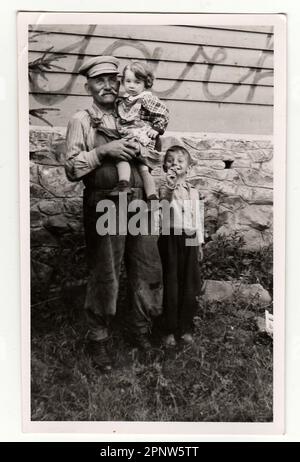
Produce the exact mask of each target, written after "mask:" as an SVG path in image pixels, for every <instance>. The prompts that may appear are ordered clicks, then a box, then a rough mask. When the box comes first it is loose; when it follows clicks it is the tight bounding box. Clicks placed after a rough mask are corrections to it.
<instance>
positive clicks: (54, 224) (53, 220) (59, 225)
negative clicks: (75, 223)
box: [45, 215, 70, 234]
mask: <svg viewBox="0 0 300 462" xmlns="http://www.w3.org/2000/svg"><path fill="white" fill-rule="evenodd" d="M45 228H46V229H48V230H49V231H51V233H53V234H63V233H67V232H69V231H70V228H69V219H68V218H67V217H66V216H65V215H52V216H49V217H48V219H47V221H46V223H45Z"/></svg>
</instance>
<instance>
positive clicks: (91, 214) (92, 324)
mask: <svg viewBox="0 0 300 462" xmlns="http://www.w3.org/2000/svg"><path fill="white" fill-rule="evenodd" d="M79 73H80V74H82V75H84V76H85V77H86V84H85V89H86V91H87V93H88V94H89V95H91V97H92V99H93V102H92V105H91V107H90V108H89V109H87V110H81V111H79V112H77V113H75V115H74V116H73V117H72V118H71V120H70V122H69V124H68V128H67V160H66V164H65V168H66V174H67V176H68V178H69V180H71V181H83V183H84V186H85V188H84V195H83V220H84V229H85V237H86V247H87V258H88V268H89V275H88V283H87V293H86V299H85V313H86V319H87V328H88V338H89V348H88V352H89V354H90V355H91V357H92V359H93V361H94V363H95V365H97V366H99V367H100V368H101V369H102V370H105V371H108V370H110V369H111V367H112V362H111V357H110V352H109V349H108V345H109V342H108V338H109V334H110V323H111V320H112V318H113V317H114V316H115V314H116V305H117V299H118V290H119V278H120V269H121V264H122V261H123V259H124V263H125V267H126V273H127V279H128V293H129V301H130V304H131V306H130V310H129V313H130V326H131V330H132V339H133V340H134V342H135V344H136V346H138V347H140V348H142V349H143V350H149V349H150V348H151V344H150V342H149V338H148V334H149V329H150V326H151V319H152V317H153V316H154V315H158V314H160V312H161V305H162V300H161V297H162V282H161V266H160V260H159V255H158V251H157V243H156V239H157V238H156V237H155V236H152V235H136V236H133V235H129V234H127V235H120V234H116V235H115V234H114V233H112V234H106V235H99V234H98V233H97V230H96V222H97V219H98V218H99V213H97V212H96V206H97V203H98V202H99V201H101V200H103V199H107V195H108V192H109V191H111V190H112V189H113V188H114V186H115V185H116V183H117V171H116V167H115V165H116V162H117V161H119V160H127V161H130V162H131V172H132V173H131V179H130V186H131V187H132V188H133V189H132V190H133V194H132V195H131V196H129V200H133V199H142V198H143V188H142V181H141V178H140V176H139V173H138V171H137V169H136V167H135V164H134V158H135V157H136V155H137V154H138V153H139V149H140V148H139V146H138V145H137V144H136V143H134V142H133V141H130V140H126V139H120V136H119V134H118V132H117V130H116V118H117V114H116V106H115V103H116V99H117V97H118V92H119V86H120V82H119V77H118V74H119V62H118V60H117V59H116V58H114V57H112V56H97V57H95V58H92V59H89V60H88V61H86V62H85V63H84V64H83V65H82V66H81V68H80V69H79ZM116 209H118V207H116Z"/></svg>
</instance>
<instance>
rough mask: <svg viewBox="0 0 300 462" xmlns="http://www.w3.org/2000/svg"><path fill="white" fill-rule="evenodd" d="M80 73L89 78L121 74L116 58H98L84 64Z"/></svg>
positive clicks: (79, 70)
mask: <svg viewBox="0 0 300 462" xmlns="http://www.w3.org/2000/svg"><path fill="white" fill-rule="evenodd" d="M78 72H79V74H81V75H84V76H85V77H87V78H90V77H96V76H97V75H100V74H119V60H118V59H117V58H115V57H114V56H96V57H95V58H91V59H88V60H87V61H86V62H85V63H84V64H82V66H80V68H79V69H78Z"/></svg>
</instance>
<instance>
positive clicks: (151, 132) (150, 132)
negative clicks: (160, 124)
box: [147, 128, 158, 140]
mask: <svg viewBox="0 0 300 462" xmlns="http://www.w3.org/2000/svg"><path fill="white" fill-rule="evenodd" d="M147 135H148V136H149V138H151V140H155V138H156V137H157V136H158V131H156V130H154V128H149V130H147Z"/></svg>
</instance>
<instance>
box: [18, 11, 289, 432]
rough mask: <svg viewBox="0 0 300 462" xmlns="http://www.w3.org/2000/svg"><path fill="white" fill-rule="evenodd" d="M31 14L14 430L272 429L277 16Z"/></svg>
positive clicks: (23, 83) (279, 422) (24, 74)
mask: <svg viewBox="0 0 300 462" xmlns="http://www.w3.org/2000/svg"><path fill="white" fill-rule="evenodd" d="M31 15H32V17H31V16H30V13H19V31H20V30H21V29H22V32H20V36H19V50H22V54H21V55H22V56H21V55H20V51H19V78H20V84H19V98H20V109H19V117H20V130H22V135H21V139H20V158H22V159H21V160H20V172H21V173H20V175H21V176H20V184H21V232H23V233H24V234H23V235H22V234H21V243H22V244H21V246H22V248H21V250H22V252H23V253H22V272H21V278H22V284H23V292H22V318H23V319H22V332H23V341H24V350H23V384H22V386H23V402H24V415H25V417H24V419H25V420H26V422H27V424H28V425H27V427H26V428H35V429H38V428H41V429H42V428H43V427H42V426H41V427H39V425H40V424H41V425H42V424H43V423H46V422H47V423H51V425H53V426H52V427H51V426H49V425H48V426H47V427H46V428H47V431H49V429H50V431H52V430H51V429H53V431H56V430H55V429H58V428H63V424H64V423H66V424H68V425H69V426H68V427H66V428H68V429H71V428H72V427H70V425H72V424H75V423H87V424H90V423H93V424H96V423H99V424H100V423H102V425H103V427H102V428H103V429H104V431H106V430H105V428H108V427H107V426H106V424H108V423H109V424H110V425H111V427H110V428H118V427H117V425H119V424H120V423H125V424H126V423H128V422H131V423H133V422H135V423H139V424H141V425H142V427H141V428H143V429H145V428H146V427H143V424H146V423H152V424H153V425H155V424H168V423H169V424H171V426H170V430H168V431H170V432H172V424H176V423H177V424H178V425H179V424H180V425H181V427H176V428H182V429H184V428H185V427H184V425H185V423H188V424H195V425H196V424H203V425H204V426H201V427H195V429H197V428H199V430H198V431H205V425H206V424H207V425H209V424H234V425H236V426H235V427H230V428H232V431H233V432H238V431H239V432H241V433H243V432H244V431H245V432H247V431H248V430H247V426H246V427H243V425H244V424H245V425H246V424H266V425H261V427H258V428H260V429H261V430H258V432H260V431H261V432H271V431H275V432H282V431H283V410H282V403H283V389H282V388H281V386H282V387H283V374H282V369H283V355H282V351H283V325H284V322H283V319H284V307H283V302H282V300H283V295H282V294H283V290H284V289H283V280H281V279H280V277H281V276H282V275H283V274H284V257H283V245H284V243H283V242H280V239H279V238H277V239H275V236H276V233H277V229H278V236H280V232H281V231H282V227H284V210H282V209H281V210H280V211H279V207H278V209H277V210H278V212H275V208H276V200H277V199H276V197H277V198H279V199H278V200H279V202H278V203H277V205H278V204H280V203H282V200H283V201H284V189H283V184H284V183H282V182H281V183H280V184H279V183H276V180H275V181H274V170H275V165H276V164H278V165H279V171H280V169H281V171H284V169H285V152H284V151H282V150H280V149H278V146H279V145H280V137H283V136H284V133H285V132H284V124H280V123H278V122H277V119H278V118H279V119H280V115H281V114H280V113H279V112H278V111H280V107H281V108H283V106H284V102H282V98H283V97H282V95H284V91H283V89H282V87H281V85H282V80H281V82H280V79H279V77H278V76H279V75H280V69H281V70H282V69H283V71H284V68H285V56H284V53H283V51H282V49H283V48H280V46H279V43H281V44H282V43H284V41H285V22H284V19H283V18H282V16H281V15H265V16H264V15H257V16H255V15H220V14H219V15H212V14H211V15H205V14H204V15H201V14H200V15H197V14H191V15H184V14H173V15H160V14H156V15H154V14H153V15H149V14H136V15H134V14H125V13H124V14H117V13H114V14H100V13H95V14H84V13H82V14H75V13H74V14H67V13H57V14H54V13H53V14H51V13H49V14H47V13H44V14H43V15H42V16H39V15H38V13H32V14H31ZM214 16H215V17H214ZM276 34H278V36H277V35H276ZM278 37H280V40H279V39H278ZM26 41H27V42H26ZM276 47H278V48H276ZM24 50H25V51H24ZM280 53H282V54H280ZM277 71H278V72H277ZM276 76H277V78H278V80H276V78H275V77H276ZM281 92H282V93H281ZM276 95H277V97H276ZM276 105H278V106H276ZM282 114H283V113H282ZM281 146H282V144H281ZM283 146H284V144H283ZM277 168H278V167H277ZM22 172H24V175H23V174H22ZM280 201H281V202H280ZM276 213H277V218H276V220H277V221H275V220H274V216H275V215H276ZM22 216H23V218H22ZM276 223H277V224H276ZM282 223H283V225H282ZM280 230H281V231H280ZM22 236H24V238H22ZM29 238H30V244H29ZM276 252H277V253H276ZM274 255H277V259H276V258H275V261H277V266H275V265H274ZM29 270H30V273H29ZM275 271H278V274H279V276H278V277H274V272H275ZM273 344H274V345H273ZM274 354H275V355H274ZM276 355H277V357H276ZM274 358H275V359H274ZM276 358H277V359H276ZM59 423H60V424H62V427H59V426H55V425H56V424H57V425H58V424H59ZM30 425H35V427H34V426H32V427H30ZM114 425H115V427H114ZM95 428H96V427H95ZM99 428H100V427H99ZM136 428H138V427H135V429H136ZM153 428H155V427H153ZM189 428H191V427H189ZM193 428H194V427H193ZM211 428H212V427H211ZM41 431H43V430H41ZM57 431H60V430H57ZM137 431H139V430H137ZM143 431H146V430H143ZM213 431H218V427H214V429H213ZM223 431H224V428H223Z"/></svg>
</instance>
